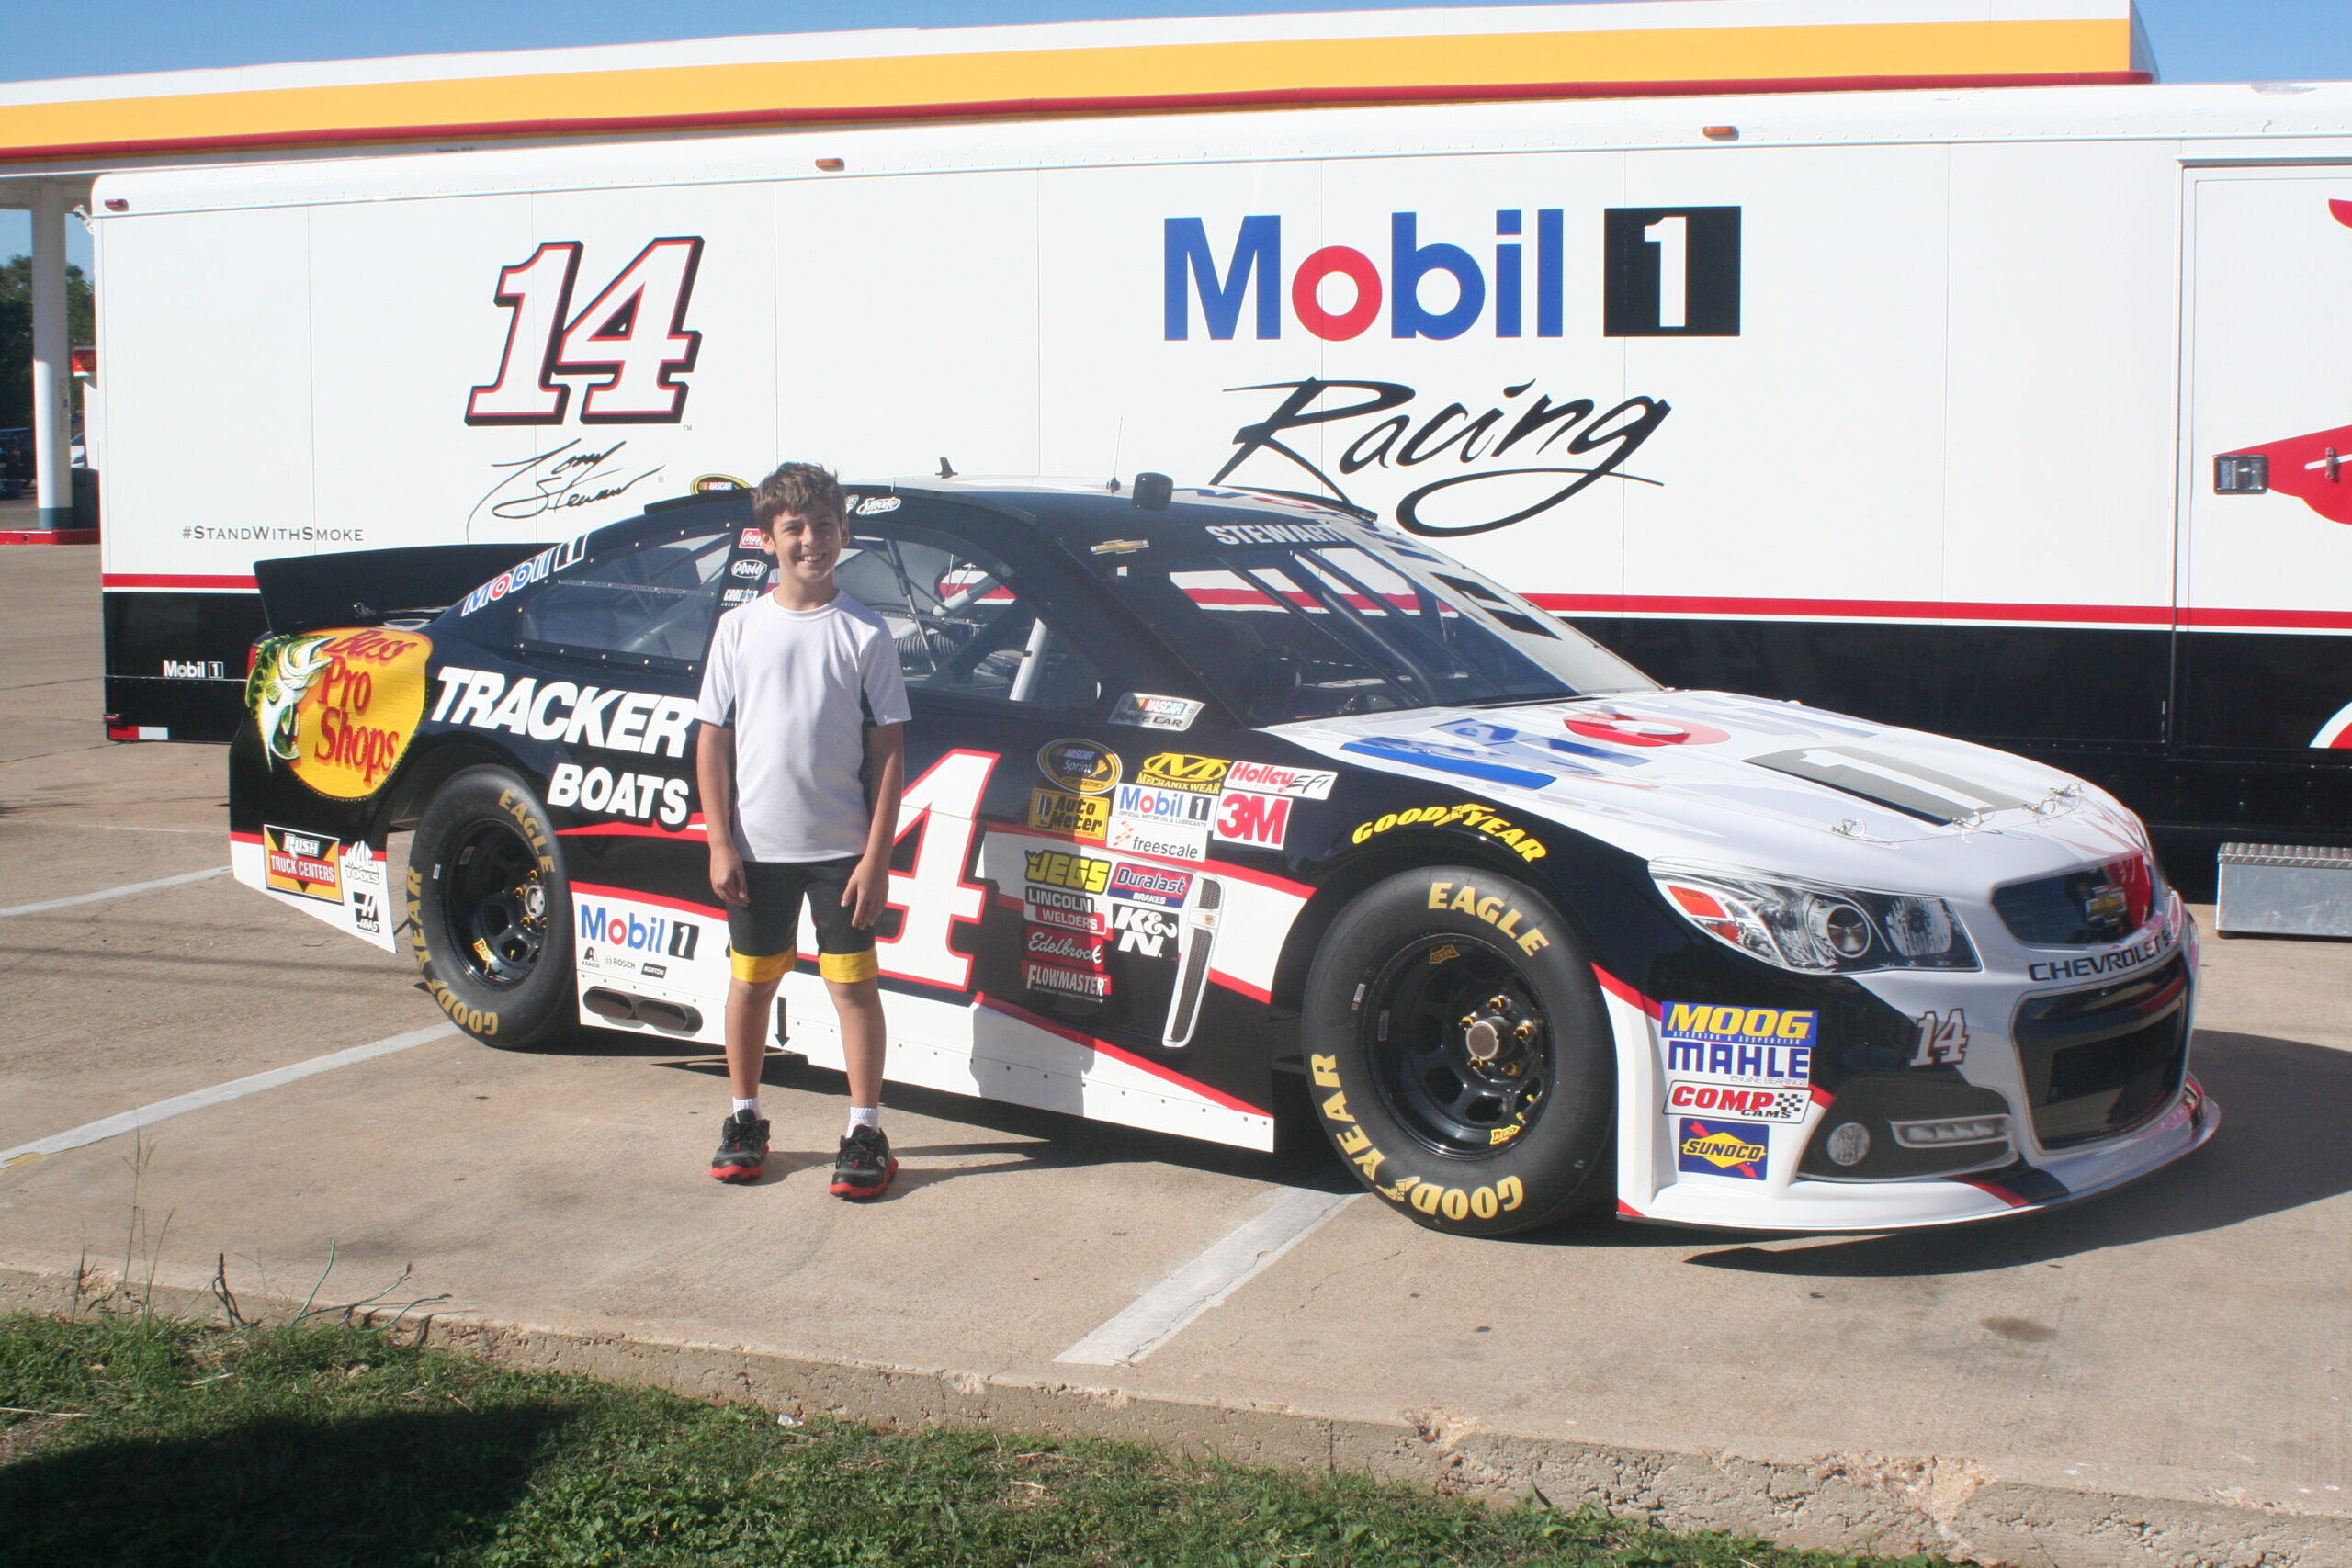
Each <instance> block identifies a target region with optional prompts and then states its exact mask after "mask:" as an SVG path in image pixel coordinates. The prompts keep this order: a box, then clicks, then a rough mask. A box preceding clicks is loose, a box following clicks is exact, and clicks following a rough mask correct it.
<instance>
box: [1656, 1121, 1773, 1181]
mask: <svg viewBox="0 0 2352 1568" xmlns="http://www.w3.org/2000/svg"><path fill="white" fill-rule="evenodd" d="M1676 1126H1677V1128H1678V1132H1677V1134H1676V1135H1675V1140H1674V1168H1675V1169H1677V1170H1681V1171H1688V1172H1690V1173H1691V1175H1694V1176H1736V1177H1738V1178H1740V1179H1742V1180H1746V1181H1761V1180H1763V1179H1764V1173H1765V1171H1766V1169H1767V1168H1768V1156H1769V1155H1770V1148H1771V1145H1770V1139H1771V1131H1770V1129H1769V1128H1767V1127H1765V1126H1764V1125H1763V1124H1762V1123H1760V1122H1719V1121H1717V1120H1715V1119H1714V1118H1713V1117H1712V1116H1709V1117H1698V1116H1683V1117H1679V1118H1677V1120H1676Z"/></svg>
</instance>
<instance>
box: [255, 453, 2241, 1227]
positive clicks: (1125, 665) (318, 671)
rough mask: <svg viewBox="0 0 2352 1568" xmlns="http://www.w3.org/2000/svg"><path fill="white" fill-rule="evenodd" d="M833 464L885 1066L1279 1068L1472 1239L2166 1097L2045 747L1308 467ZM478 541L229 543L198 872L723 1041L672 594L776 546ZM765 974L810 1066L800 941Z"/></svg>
mask: <svg viewBox="0 0 2352 1568" xmlns="http://www.w3.org/2000/svg"><path fill="white" fill-rule="evenodd" d="M851 494H852V511H853V513H854V515H853V516H852V518H851V520H850V521H851V527H852V534H853V546H852V548H851V549H850V550H849V551H847V552H846V553H845V556H844V559H843V563H842V567H841V570H840V581H841V583H842V587H843V589H844V590H845V591H846V592H849V593H851V594H852V595H854V597H856V598H857V599H859V600H861V601H863V602H864V603H865V604H869V605H871V606H873V607H874V608H875V609H876V611H878V612H880V614H881V615H883V616H884V617H885V618H886V619H887V620H888V623H889V625H890V626H891V627H892V628H893V630H894V631H895V632H896V634H897V637H898V642H899V654H900V657H901V659H902V660H904V664H905V671H906V678H907V684H908V687H909V690H910V696H911V698H912V701H913V705H914V713H915V717H914V721H913V723H912V724H910V726H909V727H908V734H907V751H908V767H907V773H908V778H909V780H910V784H909V785H908V788H907V795H906V804H905V808H904V810H903V812H902V813H901V815H900V818H899V822H900V828H899V848H898V858H897V861H896V863H895V868H894V871H893V874H892V877H891V887H892V896H891V908H890V910H889V912H888V914H886V916H885V917H884V919H883V923H882V926H881V929H880V933H879V934H880V944H879V945H880V955H881V964H882V971H883V976H884V979H883V984H884V986H885V987H887V988H888V990H889V991H890V992H891V993H892V994H891V997H890V998H889V1002H888V1012H889V1020H890V1029H891V1041H890V1055H889V1072H890V1076H891V1077H892V1078H893V1079H895V1080H897V1081H899V1082H904V1083H910V1084H922V1085H928V1086H931V1087H933V1088H937V1089H951V1090H955V1091H957V1092H961V1093H967V1094H976V1095H981V1096H986V1097H989V1098H992V1099H1000V1100H1013V1101H1018V1102H1020V1103H1023V1104H1025V1105H1032V1106H1042V1107H1046V1108H1048V1109H1052V1110H1056V1111H1068V1112H1071V1113H1073V1114H1077V1115H1082V1116H1088V1117H1093V1118H1097V1119H1100V1120H1103V1121H1108V1122H1120V1123H1125V1124H1127V1125H1131V1126H1136V1127H1144V1128H1153V1129H1158V1130H1160V1131H1164V1132H1173V1133H1181V1134H1188V1135H1190V1136H1193V1137H1199V1138H1205V1139H1210V1140H1214V1141H1216V1142H1220V1143H1226V1144H1233V1145H1240V1146H1243V1147H1246V1148H1255V1149H1265V1148H1269V1147H1271V1146H1272V1138H1273V1131H1274V1127H1273V1113H1272V1106H1273V1094H1272V1089H1273V1083H1274V1075H1275V1074H1277V1073H1281V1072H1290V1073H1296V1074H1301V1075H1304V1077H1305V1078H1306V1088H1307V1090H1308V1093H1309V1095H1310V1097H1311V1099H1312V1102H1313V1104H1314V1106H1315V1107H1316V1113H1317V1116H1318V1117H1319V1119H1320V1121H1321V1123H1322V1126H1323V1130H1324V1132H1325V1133H1326V1134H1328V1135H1329V1139H1330V1142H1331V1144H1332V1146H1333V1147H1334V1148H1335V1149H1336V1150H1337V1151H1338V1153H1339V1155H1340V1157H1341V1158H1342V1159H1344V1160H1345V1161H1346V1162H1347V1163H1348V1165H1349V1167H1350V1168H1351V1169H1352V1170H1353V1171H1354V1172H1355V1174H1356V1175H1357V1177H1358V1178H1359V1179H1361V1180H1362V1181H1363V1184H1364V1186H1365V1187H1367V1188H1369V1189H1370V1190H1373V1191H1374V1192H1376V1193H1378V1194H1379V1195H1380V1196H1381V1197H1382V1198H1383V1199H1384V1200H1385V1201H1387V1202H1389V1203H1390V1204H1392V1205H1393V1206H1395V1207H1396V1208H1397V1209H1399V1210H1401V1211H1402V1212H1404V1213H1406V1214H1407V1215H1408V1216H1409V1217H1411V1218H1413V1219H1415V1220H1417V1221H1419V1222H1420V1223H1422V1224H1428V1225H1431V1226H1434V1227H1437V1228H1440V1229H1444V1230H1450V1231H1455V1232H1461V1233H1466V1234H1473V1235H1499V1234H1503V1233H1506V1232H1510V1231H1516V1230H1520V1229H1523V1228H1526V1227H1529V1226H1533V1225H1538V1224H1544V1223H1545V1222H1547V1221H1550V1220H1553V1219H1555V1218H1556V1217H1558V1216H1560V1215H1563V1214H1565V1213H1568V1212H1570V1211H1572V1210H1575V1209H1578V1208H1581V1207H1583V1206H1586V1205H1588V1204H1597V1203H1605V1202H1609V1201H1614V1203H1615V1206H1616V1210H1617V1212H1618V1213H1621V1214H1623V1215H1628V1216H1632V1217H1635V1218H1642V1219H1652V1220H1661V1221H1672V1222H1679V1223H1685V1224H1708V1225H1728V1226H1748V1227H1758V1228H1770V1229H1805V1230H1841V1229H1873V1230H1874V1229H1883V1228H1888V1227H1894V1226H1904V1225H1918V1224H1940V1223H1946V1222H1951V1221H1962V1220H1973V1219H1979V1218H1985V1217H1989V1216H1996V1215H2002V1214H2007V1213H2016V1212H2018V1211H2020V1210H2026V1209H2033V1208H2039V1207H2041V1206H2044V1205H2047V1204H2052V1203H2056V1202H2060V1201H2064V1200H2067V1199H2070V1198H2076V1197H2081V1196H2084V1195H2086V1194H2088V1193H2092V1192H2096V1191H2099V1190H2104V1189H2107V1188H2110V1187H2113V1186H2115V1185H2117V1184H2118V1183H2120V1182H2123V1181H2127V1180H2130V1179H2132V1178H2134V1177H2138V1176H2142V1175H2144V1174H2145V1173H2147V1172H2148V1171H2151V1170H2153V1169H2154V1168H2157V1167H2159V1166H2162V1165H2164V1164H2165V1163H2166V1162H2167V1161H2170V1160H2172V1159H2175V1158H2177V1157H2178V1156H2181V1155H2183V1154H2186V1153H2187V1152H2188V1151H2189V1150H2190V1149H2193V1148H2195V1147H2197V1146H2198V1145H2199V1144H2201V1143H2202V1142H2204V1140H2205V1139H2206V1138H2208V1137H2210V1136H2211V1134H2212V1132H2213V1129H2214V1126H2215V1124H2216V1120H2217V1113H2216V1111H2215V1108H2214V1107H2213V1105H2212V1104H2211V1102H2210V1101H2209V1100H2206V1099H2205V1098H2204V1097H2203V1096H2202V1094H2201V1093H2200V1092H2199V1089H2198V1086H2197V1082H2196V1080H2195V1079H2194V1078H2193V1077H2190V1076H2189V1075H2188V1040H2189V1026H2190V1019H2191V1016H2192V1012H2193V1010H2194V1003H2195V997H2196V983H2197V982H2196V967H2197V965H2196V933H2195V931H2194V929H2193V927H2192V925H2191V923H2190V921H2189V919H2188V915H2187V912H2186V910H2185V909H2184V908H2183V906H2182V904H2181V901H2180V899H2179V897H2177V894H2176V893H2175V892H2174V891H2173V890H2172V889H2171V888H2170V887H2168V886H2166V885H2165V881H2164V879H2163V877H2162V874H2161V873H2160V872H2159V870H2158V869H2157V866H2156V863H2155V861H2154V857H2153V855H2152V854H2151V852H2150V851H2149V848H2148V844H2147V839H2146V835H2145V833H2144V831H2143V829H2142V826H2141V824H2140V822H2139V820H2138V819H2137V818H2135V817H2133V816H2132V814H2131V812H2129V811H2128V810H2126V809H2124V808H2123V807H2121V806H2120V805H2119V804H2118V803H2117V802H2116V801H2114V800H2113V799H2111V798H2110V797H2109V796H2108V795H2104V794H2102V793H2101V792H2100V791H2098V789H2096V788H2093V787H2091V786H2089V785H2087V784H2083V783H2081V782H2079V781H2077V780H2075V779H2073V778H2070V777H2068V776H2066V775H2064V774H2063V773H2056V772H2053V771H2052V770H2051V769H2048V768H2046V767H2042V766H2040V765H2038V764H2035V763H2031V762H2028V761H2021V760H2019V759H2018V758H2016V757H2012V756H2008V755H2007V754H2004V753H2001V752H1998V751H1993V750H1985V749H1984V748H1982V747H1977V746H1972V745H1965V744H1962V743H1960V742H1957V741H1952V740H1947V739H1939V738H1938V737H1935V736H1930V735H1925V734H1920V733H1917V732H1916V731H1910V730H1901V729H1892V728H1885V727H1883V726H1880V725H1875V724H1871V723H1868V722H1865V721H1862V720H1859V719H1854V718H1849V717H1845V716H1839V715H1836V714H1829V713H1821V712H1816V711H1814V710H1811V709H1808V708H1804V707H1800V706H1795V705H1788V704H1783V703H1777V702H1768V701H1763V700H1759V699H1757V698H1752V697H1745V696H1737V695H1732V694H1724V693H1715V692H1680V691H1665V690H1661V689H1660V688H1659V687H1657V685H1656V684H1655V683H1654V682H1651V681H1649V680H1647V679H1646V678H1645V677H1644V676H1643V675H1642V674H1641V673H1640V672H1639V671H1636V670H1634V668H1632V667H1631V666H1629V665H1627V664H1625V663H1624V662H1623V661H1622V660H1619V659H1617V658H1616V657H1615V656H1614V655H1612V654H1611V653H1609V652H1607V651H1605V650H1603V649H1600V648H1599V647H1598V646H1596V645H1595V644H1593V643H1592V642H1590V641H1589V640H1588V639H1587V638H1585V637H1581V636H1579V635H1578V634H1577V632H1575V631H1573V630H1571V629H1569V628H1568V627H1567V626H1565V625H1563V624H1562V623H1561V622H1559V621H1558V620H1556V619H1555V618H1553V617H1552V616H1550V615H1545V614H1544V613H1543V612H1542V611H1540V610H1538V609H1536V608H1535V607H1533V606H1532V605H1531V604H1528V603H1527V602H1526V601H1525V600H1523V599H1521V598H1520V597H1519V596H1517V595H1516V594H1514V593H1512V592H1510V590H1508V589H1506V588H1504V587H1502V586H1500V585H1498V583H1495V582H1493V581H1489V580H1487V579H1486V578H1484V577H1482V576H1480V575H1479V574H1478V573H1476V572H1475V571H1472V570H1468V569H1466V568H1464V567H1462V566H1460V565H1458V564H1456V563H1455V562H1453V561H1451V560H1448V559H1446V558H1444V557H1442V556H1440V555H1438V554H1436V553H1433V552H1432V551H1430V550H1429V549H1428V548H1426V547H1424V546H1423V545H1422V544H1421V542H1420V541H1419V540H1418V539H1415V538H1413V537H1411V536H1406V535H1402V534H1398V533H1396V532H1393V531H1390V530H1387V529H1385V528H1382V527H1378V526H1374V525H1372V524H1371V523H1369V522H1367V521H1365V520H1363V519H1362V518H1359V517H1357V516H1354V515H1351V514H1348V513H1342V512H1339V511H1334V510H1331V509H1329V508H1328V507H1326V506H1323V505H1320V504H1317V503H1315V502H1309V501H1305V500H1298V499H1292V498H1287V497H1283V496H1277V495H1268V494H1264V493H1251V492H1243V491H1231V490H1216V489H1195V490H1182V491H1172V492H1171V490H1170V487H1169V486H1168V484H1167V483H1166V481H1165V480H1163V479H1159V477H1158V476H1149V475H1147V476H1143V477H1142V478H1141V479H1139V480H1138V481H1137V482H1136V485H1135V486H1134V487H1133V488H1132V489H1123V490H1115V491H1114V490H1105V489H1103V488H1100V487H1087V488H1080V487H1078V486H1058V487H1057V486H1056V485H1055V484H1053V483H1051V482H1048V481H1029V482H1024V483H1020V484H988V483H975V482H969V481H934V480H923V481H919V482H914V483H899V484H890V485H879V486H860V487H856V488H855V489H854V490H853V491H852V492H851ZM519 553H520V552H519V550H518V549H515V548H506V549H504V550H503V552H502V551H501V550H500V549H499V547H462V548H458V549H420V550H410V551H382V552H371V553H368V554H366V555H348V556H330V557H317V558H300V559H296V560H289V561H283V562H263V563H261V564H260V566H259V567H258V569H257V571H258V575H259V578H260V581H261V583H262V587H263V592H264V597H265V602H266V605H267V608H268V611H269V615H270V617H271V626H272V627H273V633H272V636H271V637H269V638H268V639H267V640H266V641H265V642H264V643H262V644H260V645H259V646H258V647H257V649H256V650H255V660H254V667H253V674H252V678H251V681H250V683H249V693H248V696H249V712H248V715H247V717H246V720H245V722H244V725H243V728H242V729H241V730H240V731H239V733H238V735H237V738H236V739H235V742H234V744H233V747H232V752H231V764H230V767H231V812H232V829H233V831H232V837H233V840H234V842H233V851H232V852H233V858H234V861H235V865H236V871H237V874H238V876H239V877H240V878H241V879H242V880H243V881H245V882H247V883H249V884H251V885H252V886H255V887H258V888H261V889H263V890H265V891H266V892H268V893H269V894H270V895H271V896H273V897H278V898H281V899H284V900H285V901H287V902H288V903H289V904H291V905H293V906H295V907H298V908H302V909H305V910H308V911H310V912H311V913H313V914H315V915H317V916H318V917H320V918H321V919H325V920H328V921H329V922H331V923H333V924H334V925H336V926H338V927H340V928H342V929H343V930H345V931H350V932H353V933H355V934H356V935H359V936H361V937H364V938H366V939H368V940H369V941H372V942H375V943H377V944H378V945H379V946H381V947H384V948H387V949H390V948H391V947H392V946H393V945H394V943H395V937H396V931H400V930H401V927H402V916H403V914H404V915H405V917H406V919H405V935H404V940H405V941H406V942H407V943H408V945H409V947H410V948H411V950H412V952H413V954H414V956H415V958H416V960H417V963H418V964H419V965H420V966H421V967H422V969H423V970H424V976H425V983H426V986H427V987H428V988H429V990H430V991H431V993H432V995H433V996H434V998H435V1000H437V1001H438V1002H439V1003H440V1005H441V1007H442V1008H443V1009H444V1010H446V1011H447V1013H448V1015H449V1016H450V1018H452V1019H454V1020H455V1021H457V1022H458V1024H460V1025H461V1026H462V1027H463V1028H465V1029H466V1030H467V1031H468V1032H470V1033H472V1034H474V1035H476V1036H478V1037H479V1038H481V1039H482V1040H484V1041H486V1042H489V1043H493V1044H501V1045H509V1046H530V1045H535V1044H540V1043H546V1042H548V1041H551V1040H553V1039H555V1038H557V1037H559V1036H560V1034H561V1033H562V1032H565V1031H567V1030H569V1029H571V1028H573V1027H575V1026H577V1025H578V1024H581V1023H590V1024H594V1025H597V1026H600V1027H605V1028H611V1029H620V1030H631V1031H637V1032H644V1033H648V1034H652V1035H658V1036H662V1037H665V1038H670V1039H675V1040H679V1041H701V1042H716V1041H718V1040H719V1039H720V1037H721V1028H722V1020H723V1012H724V1008H723V998H724V997H725V994H726V987H727V980H728V962H727V951H726V948H727V940H726V939H727V933H726V925H725V921H724V917H723V914H722V911H721V910H720V908H718V904H717V902H716V900H715V899H714V897H713V896H712V893H711V890H710V886H709V884H708V880H707V855H706V852H705V840H704V837H703V822H702V818H701V817H700V816H699V815H698V814H697V812H696V809H695V786H694V755H693V752H694V744H695V723H694V716H693V715H694V705H695V704H694V699H695V691H696V688H697V685H698V683H699V678H700V674H701V660H702V658H703V654H704V649H705V648H706V646H707V642H708V640H709V637H710V635H711V628H712V626H713V624H714V623H715V622H716V620H717V619H718V615H719V614H720V613H721V612H722V611H723V610H725V609H726V608H727V607H728V606H729V605H730V604H739V603H741V602H743V601H744V600H746V599H748V598H749V597H751V596H752V595H754V594H757V593H759V592H763V589H764V587H765V586H766V584H767V583H768V581H770V575H769V574H770V570H771V567H772V565H773V562H772V559H771V558H770V557H769V556H767V555H766V554H765V553H763V548H762V537H761V535H760V533H759V532H758V530H757V529H756V528H754V527H753V526H752V516H751V504H750V501H749V498H748V496H746V495H744V494H742V493H741V492H733V493H721V494H718V495H711V496H697V497H689V498H686V499H684V500H681V501H677V502H664V503H662V504H661V505H658V506H655V507H653V508H651V509H650V510H649V511H647V512H646V513H645V514H644V515H643V516H641V517H639V518H636V519H633V520H631V521H628V522H626V523H620V524H616V525H612V526H610V527H605V528H600V529H597V530H596V531H594V532H593V533H591V534H588V535H585V536H581V537H579V538H576V539H573V540H571V541H570V542H568V543H565V544H560V545H557V546H554V547H548V548H546V549H544V550H541V551H539V553H537V554H535V555H531V556H530V557H529V558H526V559H517V558H516V557H517V556H518V555H519ZM493 570H495V571H496V575H494V576H490V577H489V580H488V581H482V578H483V577H484V576H485V575H487V574H488V573H489V572H491V571H493ZM409 828H413V829H415V838H414V840H413V849H412V852H411V855H410V860H409V864H410V869H409V871H408V874H407V883H406V886H405V887H393V886H389V885H388V879H387V872H386V860H385V853H384V846H385V841H386V839H387V837H388V836H389V835H390V834H391V833H393V832H394V831H396V830H399V829H409ZM783 995H784V1002H785V1005H786V1007H788V1008H789V1010H790V1016H791V1019H792V1043H793V1045H794V1047H795V1048H796V1049H798V1050H801V1051H804V1052H806V1053H807V1054H808V1055H809V1056H810V1057H811V1058H812V1059H813V1060H814V1061H816V1062H817V1063H819V1064H820V1065H831V1066H838V1065H839V1062H840V1050H839V1043H838V1040H837V1039H836V1038H835V1037H834V1036H833V1035H832V1033H831V1030H832V1027H833V1024H832V1010H831V1008H830V1007H828V1006H825V1005H823V999H822V987H821V983H820V980H819V979H818V977H817V976H816V974H815V972H814V964H813V955H810V962H809V963H808V964H804V965H803V969H802V972H801V973H799V974H797V975H794V976H787V977H786V989H785V992H784V994H783Z"/></svg>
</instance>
